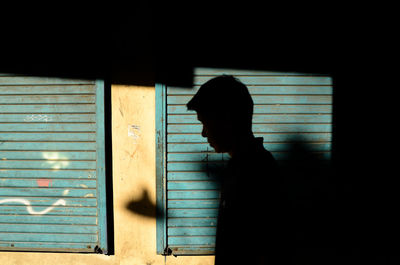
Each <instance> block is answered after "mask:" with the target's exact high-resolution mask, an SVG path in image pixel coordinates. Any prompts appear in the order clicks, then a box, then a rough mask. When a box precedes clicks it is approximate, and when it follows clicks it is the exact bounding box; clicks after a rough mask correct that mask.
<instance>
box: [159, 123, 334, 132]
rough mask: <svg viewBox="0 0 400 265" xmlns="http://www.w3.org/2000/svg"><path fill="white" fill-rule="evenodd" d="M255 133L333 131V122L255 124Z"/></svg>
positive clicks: (174, 128) (175, 128)
mask: <svg viewBox="0 0 400 265" xmlns="http://www.w3.org/2000/svg"><path fill="white" fill-rule="evenodd" d="M167 130H168V131H169V132H171V133H201V130H202V125H197V124H190V125H189V124H174V125H168V126H167ZM253 131H254V132H255V133H277V132H331V131H332V125H331V124H265V125H264V124H253Z"/></svg>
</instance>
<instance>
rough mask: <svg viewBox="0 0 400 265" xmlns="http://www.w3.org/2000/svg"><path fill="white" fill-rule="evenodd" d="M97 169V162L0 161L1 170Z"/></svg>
mask: <svg viewBox="0 0 400 265" xmlns="http://www.w3.org/2000/svg"><path fill="white" fill-rule="evenodd" d="M8 168H12V169H96V161H76V160H74V161H66V160H62V161H55V160H45V161H34V160H33V161H32V160H24V161H15V160H0V169H8Z"/></svg>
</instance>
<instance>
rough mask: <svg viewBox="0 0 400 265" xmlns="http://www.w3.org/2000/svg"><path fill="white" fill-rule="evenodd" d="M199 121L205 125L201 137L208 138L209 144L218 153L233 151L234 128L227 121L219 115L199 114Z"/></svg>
mask: <svg viewBox="0 0 400 265" xmlns="http://www.w3.org/2000/svg"><path fill="white" fill-rule="evenodd" d="M197 119H198V120H199V121H200V122H201V123H202V124H203V129H202V131H201V136H203V137H204V138H207V141H208V143H209V144H210V146H211V147H212V148H214V149H215V152H217V153H225V152H229V151H230V150H231V144H232V143H231V138H232V137H231V134H232V129H233V128H232V126H231V124H230V122H229V121H228V120H227V119H222V118H220V117H218V116H217V115H204V114H201V113H199V112H198V113H197Z"/></svg>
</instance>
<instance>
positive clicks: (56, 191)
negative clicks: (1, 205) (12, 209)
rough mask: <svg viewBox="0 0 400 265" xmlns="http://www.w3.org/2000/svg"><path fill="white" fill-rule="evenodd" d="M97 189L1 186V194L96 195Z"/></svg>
mask: <svg viewBox="0 0 400 265" xmlns="http://www.w3.org/2000/svg"><path fill="white" fill-rule="evenodd" d="M96 194H97V192H96V189H87V188H80V189H79V188H38V187H35V188H32V187H30V188H9V187H7V188H4V187H0V196H10V197H13V198H14V197H24V196H27V197H30V196H34V197H57V198H64V197H83V198H84V197H90V198H95V197H96Z"/></svg>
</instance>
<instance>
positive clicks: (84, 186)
mask: <svg viewBox="0 0 400 265" xmlns="http://www.w3.org/2000/svg"><path fill="white" fill-rule="evenodd" d="M79 186H81V187H82V188H85V189H87V187H88V186H87V185H85V184H79Z"/></svg>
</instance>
